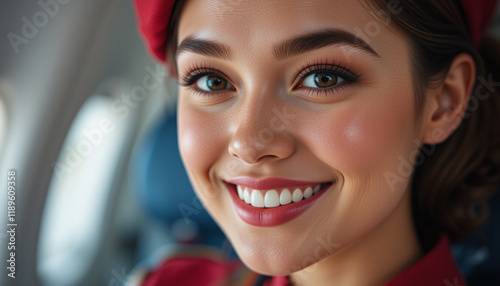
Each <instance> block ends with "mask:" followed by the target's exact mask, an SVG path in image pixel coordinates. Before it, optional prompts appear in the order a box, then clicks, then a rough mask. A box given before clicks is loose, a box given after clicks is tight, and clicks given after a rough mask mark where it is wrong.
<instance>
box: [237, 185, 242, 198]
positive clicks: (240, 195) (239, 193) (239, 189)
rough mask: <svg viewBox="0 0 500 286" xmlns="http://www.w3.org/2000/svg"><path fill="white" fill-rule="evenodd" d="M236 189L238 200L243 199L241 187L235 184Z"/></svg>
mask: <svg viewBox="0 0 500 286" xmlns="http://www.w3.org/2000/svg"><path fill="white" fill-rule="evenodd" d="M236 190H238V196H239V197H240V200H243V189H242V188H241V186H236Z"/></svg>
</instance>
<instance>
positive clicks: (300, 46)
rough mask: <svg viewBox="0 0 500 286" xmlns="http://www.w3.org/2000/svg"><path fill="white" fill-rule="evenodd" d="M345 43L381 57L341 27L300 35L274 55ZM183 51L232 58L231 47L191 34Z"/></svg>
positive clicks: (279, 56)
mask: <svg viewBox="0 0 500 286" xmlns="http://www.w3.org/2000/svg"><path fill="white" fill-rule="evenodd" d="M337 44H344V45H349V46H353V47H355V48H359V49H361V50H364V51H367V52H368V53H370V54H372V55H374V56H377V57H380V56H379V54H378V53H377V52H375V50H373V48H372V47H371V46H370V45H368V44H367V43H366V42H365V41H364V40H363V39H361V38H359V37H358V36H356V35H354V34H351V33H349V32H347V31H344V30H341V29H326V30H320V31H316V32H312V33H307V34H304V35H300V36H297V37H294V38H291V39H288V40H284V41H283V42H281V43H278V44H275V45H274V46H273V55H274V57H275V58H276V59H278V60H282V59H285V58H288V57H292V56H295V55H298V54H302V53H305V52H309V51H312V50H316V49H320V48H323V47H326V46H331V45H337ZM183 52H193V53H196V54H200V55H204V56H209V57H216V58H220V59H224V60H230V59H231V56H232V53H231V49H230V48H229V47H228V46H227V45H225V44H222V43H219V42H216V41H211V40H205V39H197V38H195V37H194V36H189V37H187V38H185V39H184V40H182V42H181V43H180V44H179V46H178V47H177V52H176V57H178V56H179V54H181V53H183Z"/></svg>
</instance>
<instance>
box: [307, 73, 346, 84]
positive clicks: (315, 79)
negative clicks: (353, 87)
mask: <svg viewBox="0 0 500 286" xmlns="http://www.w3.org/2000/svg"><path fill="white" fill-rule="evenodd" d="M343 81H344V79H343V78H341V77H340V76H337V75H335V74H333V73H328V72H317V73H312V74H310V75H308V76H307V77H306V78H305V79H304V81H303V82H302V86H307V87H310V88H329V87H332V86H335V85H337V84H339V83H341V82H343Z"/></svg>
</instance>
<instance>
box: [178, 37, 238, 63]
mask: <svg viewBox="0 0 500 286" xmlns="http://www.w3.org/2000/svg"><path fill="white" fill-rule="evenodd" d="M183 52H193V53H196V54H200V55H204V56H209V57H216V58H220V59H224V60H230V59H231V49H230V48H229V47H228V46H226V45H224V44H222V43H219V42H215V41H209V40H203V39H196V38H195V37H193V36H189V37H187V38H185V39H184V40H182V42H181V43H180V45H179V46H178V47H177V52H176V54H175V56H176V57H178V56H179V54H181V53H183Z"/></svg>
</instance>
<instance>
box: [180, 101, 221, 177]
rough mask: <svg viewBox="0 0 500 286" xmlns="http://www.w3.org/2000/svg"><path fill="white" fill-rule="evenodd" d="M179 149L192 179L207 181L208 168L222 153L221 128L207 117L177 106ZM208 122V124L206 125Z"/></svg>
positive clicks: (201, 113)
mask: <svg viewBox="0 0 500 286" xmlns="http://www.w3.org/2000/svg"><path fill="white" fill-rule="evenodd" d="M178 120H179V123H178V128H179V132H178V133H179V149H180V152H181V156H182V160H183V161H184V165H185V167H186V169H187V170H188V173H189V174H190V176H191V177H192V179H194V180H196V181H198V180H200V179H208V173H209V170H210V167H211V166H212V165H213V164H214V162H216V161H217V159H218V158H219V157H220V156H221V155H222V153H221V152H224V148H223V146H222V144H221V139H222V138H223V135H222V134H221V133H222V132H221V131H222V130H223V128H221V126H218V124H217V123H216V122H214V120H210V119H207V115H206V114H204V113H203V112H199V111H197V110H194V109H190V108H189V107H183V106H182V105H179V118H178ZM207 122H210V124H207Z"/></svg>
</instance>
